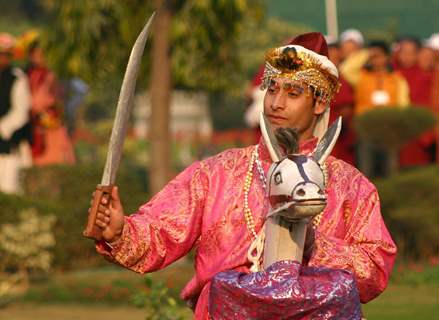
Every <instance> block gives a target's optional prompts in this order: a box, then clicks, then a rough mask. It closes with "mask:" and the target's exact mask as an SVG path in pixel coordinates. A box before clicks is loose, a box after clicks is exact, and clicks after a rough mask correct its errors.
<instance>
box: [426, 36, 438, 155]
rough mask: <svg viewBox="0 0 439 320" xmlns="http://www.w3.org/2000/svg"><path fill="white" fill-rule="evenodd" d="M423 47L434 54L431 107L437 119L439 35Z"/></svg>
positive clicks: (431, 38)
mask: <svg viewBox="0 0 439 320" xmlns="http://www.w3.org/2000/svg"><path fill="white" fill-rule="evenodd" d="M425 46H427V47H429V48H431V49H432V50H433V51H434V52H435V66H434V70H433V85H432V87H433V89H432V101H431V104H432V107H433V110H434V112H435V113H436V116H437V119H439V33H435V34H432V35H431V37H430V38H429V39H428V40H427V41H426V43H425ZM438 142H439V124H438V125H437V126H436V154H435V155H436V157H435V158H436V163H439V148H438V147H437V144H438Z"/></svg>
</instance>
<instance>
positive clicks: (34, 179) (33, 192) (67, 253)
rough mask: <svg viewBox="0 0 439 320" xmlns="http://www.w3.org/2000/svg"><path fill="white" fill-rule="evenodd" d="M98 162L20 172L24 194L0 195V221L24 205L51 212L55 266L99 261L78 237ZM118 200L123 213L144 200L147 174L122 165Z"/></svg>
mask: <svg viewBox="0 0 439 320" xmlns="http://www.w3.org/2000/svg"><path fill="white" fill-rule="evenodd" d="M101 174H102V166H101V165H77V166H73V167H71V166H50V167H43V168H38V167H35V168H31V169H29V170H28V171H26V172H25V174H24V185H25V186H26V187H25V188H26V190H25V194H26V196H23V197H21V196H10V195H4V194H0V208H1V209H0V215H1V223H4V222H13V221H15V220H16V217H17V213H18V212H19V211H20V210H21V209H23V208H28V207H34V208H36V209H37V210H38V211H39V212H40V213H41V214H54V215H56V217H57V223H56V226H55V230H54V232H55V237H56V246H55V249H54V250H55V261H54V264H55V267H57V268H61V269H68V268H72V267H83V266H93V265H97V264H100V263H102V259H101V258H100V257H99V256H98V255H96V253H95V250H94V243H93V241H91V240H89V239H85V238H84V237H83V236H82V230H83V228H84V225H85V223H86V220H87V210H88V207H89V205H90V200H91V194H92V192H93V190H94V188H95V186H96V185H97V184H98V183H99V182H100V179H101ZM117 184H118V185H119V187H120V192H121V199H122V201H123V205H124V209H125V212H126V213H127V214H129V213H131V212H133V211H134V210H136V209H137V208H138V207H139V205H141V204H142V203H143V202H145V201H147V200H148V193H147V187H146V186H147V173H146V171H145V170H142V169H140V168H138V167H134V166H129V165H126V166H124V167H122V168H121V170H120V172H119V174H118V180H117Z"/></svg>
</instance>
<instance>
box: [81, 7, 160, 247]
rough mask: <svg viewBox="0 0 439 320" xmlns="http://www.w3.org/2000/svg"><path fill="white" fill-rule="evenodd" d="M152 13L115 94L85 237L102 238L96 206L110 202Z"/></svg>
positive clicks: (135, 45)
mask: <svg viewBox="0 0 439 320" xmlns="http://www.w3.org/2000/svg"><path fill="white" fill-rule="evenodd" d="M153 18H154V13H153V14H152V15H151V17H150V18H149V20H148V22H147V23H146V25H145V26H144V27H143V29H142V31H141V32H140V34H139V36H138V37H137V40H136V42H135V43H134V46H133V49H132V50H131V54H130V58H129V60H128V65H127V68H126V71H125V76H124V78H123V82H122V88H121V90H120V94H119V100H118V103H117V109H116V118H115V120H114V124H113V129H112V131H111V138H110V143H109V148H108V153H107V160H106V162H105V168H104V173H103V175H102V180H101V184H100V185H98V186H97V187H96V191H95V193H94V197H93V203H92V205H91V208H90V210H89V214H88V221H87V225H86V227H85V230H84V232H83V235H84V236H85V237H87V238H93V239H96V240H101V239H102V229H101V228H99V227H98V226H97V225H96V218H97V213H98V209H99V206H100V205H102V199H103V198H104V199H107V200H106V201H105V202H106V206H108V207H109V206H110V198H111V194H112V190H113V187H114V183H115V181H116V173H117V170H118V169H119V163H120V159H121V156H122V149H123V142H124V139H125V135H126V131H127V127H128V120H129V116H130V113H131V107H132V104H133V97H134V91H135V88H136V80H137V75H138V73H139V69H140V64H141V59H142V56H143V51H144V48H145V44H146V39H147V38H148V34H149V32H150V29H151V24H152V21H153Z"/></svg>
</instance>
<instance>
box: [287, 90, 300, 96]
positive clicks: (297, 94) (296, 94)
mask: <svg viewBox="0 0 439 320" xmlns="http://www.w3.org/2000/svg"><path fill="white" fill-rule="evenodd" d="M288 96H289V97H297V96H299V93H298V92H294V91H293V92H288Z"/></svg>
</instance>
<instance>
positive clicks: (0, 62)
mask: <svg viewBox="0 0 439 320" xmlns="http://www.w3.org/2000/svg"><path fill="white" fill-rule="evenodd" d="M10 63H11V55H10V54H9V53H7V52H0V69H4V68H6V67H7V66H9V64H10Z"/></svg>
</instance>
